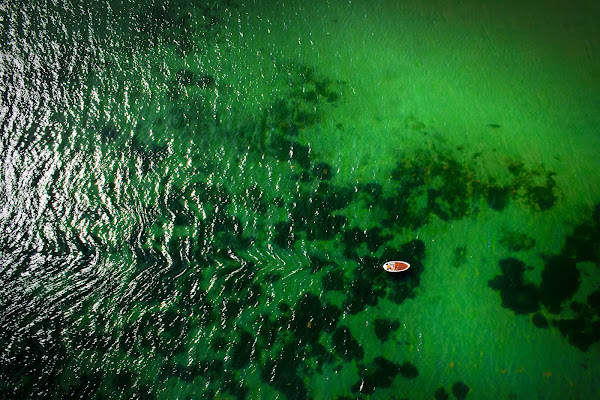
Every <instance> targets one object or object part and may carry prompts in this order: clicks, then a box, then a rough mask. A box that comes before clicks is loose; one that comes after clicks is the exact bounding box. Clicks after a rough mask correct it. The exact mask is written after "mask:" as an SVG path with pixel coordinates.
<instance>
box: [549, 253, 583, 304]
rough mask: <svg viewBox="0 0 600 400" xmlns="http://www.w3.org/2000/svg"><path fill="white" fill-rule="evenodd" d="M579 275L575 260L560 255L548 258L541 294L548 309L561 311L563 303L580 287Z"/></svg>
mask: <svg viewBox="0 0 600 400" xmlns="http://www.w3.org/2000/svg"><path fill="white" fill-rule="evenodd" d="M579 275H580V274H579V270H578V269H577V266H576V265H575V262H574V261H573V260H571V259H569V258H568V257H566V256H560V255H559V256H550V257H547V258H546V261H545V263H544V270H543V272H542V283H541V285H540V296H541V301H542V303H543V304H544V306H546V308H547V309H548V311H550V312H551V313H553V314H558V313H560V309H561V303H563V302H564V301H565V300H567V299H570V298H571V297H573V295H574V294H575V292H576V291H577V288H579V284H580V279H579Z"/></svg>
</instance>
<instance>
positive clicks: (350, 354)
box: [332, 326, 365, 362]
mask: <svg viewBox="0 0 600 400" xmlns="http://www.w3.org/2000/svg"><path fill="white" fill-rule="evenodd" d="M332 343H333V351H334V352H335V353H336V354H337V355H338V356H339V357H341V358H342V359H344V361H346V362H349V361H352V360H362V358H363V356H364V354H365V352H364V350H363V348H362V346H361V345H360V343H358V341H356V339H354V337H353V336H352V333H351V332H350V329H349V328H348V327H345V326H340V327H338V328H337V329H336V330H335V332H334V333H333V336H332Z"/></svg>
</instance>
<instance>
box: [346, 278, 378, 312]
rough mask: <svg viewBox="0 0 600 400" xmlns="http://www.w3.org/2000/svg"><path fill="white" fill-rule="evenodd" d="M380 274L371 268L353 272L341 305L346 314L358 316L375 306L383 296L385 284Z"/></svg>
mask: <svg viewBox="0 0 600 400" xmlns="http://www.w3.org/2000/svg"><path fill="white" fill-rule="evenodd" d="M381 272H382V271H379V270H376V269H375V268H373V267H361V268H357V269H356V270H355V271H354V275H353V278H352V281H351V282H350V284H349V287H347V288H346V292H347V297H346V300H345V301H344V304H343V307H344V310H345V311H346V312H347V313H349V314H353V315H354V314H358V313H359V312H361V311H363V310H365V309H366V308H367V307H369V306H375V305H377V303H378V302H379V300H380V299H381V298H383V297H384V296H385V294H386V287H387V282H386V281H385V276H384V275H383V274H382V273H381Z"/></svg>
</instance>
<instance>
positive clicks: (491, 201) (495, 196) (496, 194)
mask: <svg viewBox="0 0 600 400" xmlns="http://www.w3.org/2000/svg"><path fill="white" fill-rule="evenodd" d="M510 198H511V188H510V187H508V186H495V185H492V186H490V187H489V188H488V190H487V203H488V205H489V206H490V207H491V208H492V209H494V210H496V211H502V210H504V208H505V207H506V206H507V205H508V202H509V200H510Z"/></svg>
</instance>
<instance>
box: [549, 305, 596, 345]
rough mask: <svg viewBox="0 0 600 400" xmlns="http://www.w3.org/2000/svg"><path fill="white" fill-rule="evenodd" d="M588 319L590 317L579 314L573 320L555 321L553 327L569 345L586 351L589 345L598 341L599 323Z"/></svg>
mask: <svg viewBox="0 0 600 400" xmlns="http://www.w3.org/2000/svg"><path fill="white" fill-rule="evenodd" d="M589 317H591V315H585V314H579V315H578V316H577V317H575V318H564V319H558V320H555V321H554V322H553V325H554V326H556V327H557V328H558V330H559V331H560V333H561V334H562V335H563V336H564V337H565V338H567V340H568V342H569V343H570V344H571V345H573V346H575V347H577V348H578V349H580V350H581V351H587V350H588V349H589V347H590V346H591V345H593V344H594V343H597V342H599V341H600V322H599V321H598V320H590V319H589Z"/></svg>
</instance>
